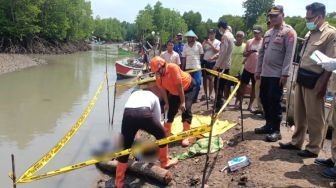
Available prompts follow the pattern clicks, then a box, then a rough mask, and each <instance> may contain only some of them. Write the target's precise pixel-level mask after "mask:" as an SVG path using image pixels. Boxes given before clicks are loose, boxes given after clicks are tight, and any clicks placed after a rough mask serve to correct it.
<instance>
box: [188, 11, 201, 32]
mask: <svg viewBox="0 0 336 188" xmlns="http://www.w3.org/2000/svg"><path fill="white" fill-rule="evenodd" d="M183 19H184V20H185V22H186V24H187V25H188V30H193V31H197V27H198V25H199V24H200V23H201V21H202V15H201V14H200V13H199V12H193V11H192V10H191V11H189V12H185V13H184V14H183Z"/></svg>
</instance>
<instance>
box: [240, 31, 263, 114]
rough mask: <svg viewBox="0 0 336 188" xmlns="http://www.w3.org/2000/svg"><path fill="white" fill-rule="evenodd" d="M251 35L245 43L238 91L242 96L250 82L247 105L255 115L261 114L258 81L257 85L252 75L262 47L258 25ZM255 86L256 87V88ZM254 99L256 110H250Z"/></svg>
mask: <svg viewBox="0 0 336 188" xmlns="http://www.w3.org/2000/svg"><path fill="white" fill-rule="evenodd" d="M253 35H254V38H252V39H250V40H248V41H247V43H246V48H245V50H244V54H243V55H244V57H246V61H245V65H244V70H243V73H242V76H241V87H240V89H239V91H240V93H241V96H243V94H244V91H245V89H246V87H247V85H248V84H250V81H251V83H252V90H251V94H250V103H249V105H248V108H247V109H248V110H249V111H251V112H252V113H256V112H257V111H259V112H260V111H261V112H262V107H261V104H260V105H258V104H259V103H261V102H260V99H259V98H260V97H259V93H260V92H259V91H260V80H257V82H258V84H257V83H256V80H255V79H254V73H255V70H256V67H257V63H258V55H259V50H260V48H261V46H262V39H263V38H262V28H261V26H260V25H255V26H254V27H253ZM256 86H257V87H256ZM255 96H257V97H256V103H257V105H256V106H257V109H253V110H252V104H253V102H254V99H255ZM258 101H259V102H258Z"/></svg>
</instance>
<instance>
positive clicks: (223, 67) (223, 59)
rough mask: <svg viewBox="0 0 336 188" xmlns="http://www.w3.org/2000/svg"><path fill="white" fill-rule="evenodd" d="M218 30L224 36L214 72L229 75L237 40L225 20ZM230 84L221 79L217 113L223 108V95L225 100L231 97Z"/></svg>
mask: <svg viewBox="0 0 336 188" xmlns="http://www.w3.org/2000/svg"><path fill="white" fill-rule="evenodd" d="M217 26H218V29H219V32H220V34H221V35H222V38H221V44H220V49H219V53H218V56H217V57H218V59H217V61H216V64H215V66H214V68H213V69H214V70H216V71H219V72H223V73H224V74H229V72H230V67H231V55H232V50H233V45H234V41H235V38H234V36H233V35H232V33H231V32H230V30H229V29H228V24H227V23H226V21H224V20H220V21H219V22H218V25H217ZM216 83H217V78H216V79H215V85H217V84H216ZM230 84H231V82H230V81H228V80H225V79H219V87H218V92H217V93H216V95H217V102H216V105H215V108H216V111H217V112H218V111H219V110H220V108H221V107H222V106H223V104H224V101H223V93H224V99H227V98H228V97H229V93H230Z"/></svg>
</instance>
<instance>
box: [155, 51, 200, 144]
mask: <svg viewBox="0 0 336 188" xmlns="http://www.w3.org/2000/svg"><path fill="white" fill-rule="evenodd" d="M150 66H151V70H152V72H154V73H155V78H156V85H157V86H158V87H159V89H160V92H161V95H162V97H163V100H164V102H165V105H164V110H165V112H167V111H168V117H166V118H167V119H168V120H167V122H165V123H164V128H165V130H166V135H167V136H169V135H170V133H171V126H172V123H173V121H174V118H175V115H176V114H177V112H178V110H179V109H180V110H181V111H182V123H183V131H187V130H189V129H190V125H191V121H192V112H191V107H192V104H193V99H194V98H195V95H196V85H195V81H194V79H193V78H192V77H191V76H190V74H189V73H187V72H184V71H182V70H181V69H180V67H179V66H178V65H176V64H173V63H167V62H166V61H165V60H164V59H162V58H161V57H154V58H153V59H151V61H150ZM193 141H194V138H186V139H183V140H182V146H183V147H187V146H189V145H190V143H192V142H193Z"/></svg>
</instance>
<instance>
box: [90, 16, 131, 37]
mask: <svg viewBox="0 0 336 188" xmlns="http://www.w3.org/2000/svg"><path fill="white" fill-rule="evenodd" d="M94 25H95V28H94V32H93V35H94V36H95V37H98V38H100V39H101V40H107V41H114V42H120V41H123V40H124V36H125V35H126V30H125V27H127V25H125V26H123V25H122V24H121V23H120V22H119V20H117V19H116V18H107V19H100V18H99V17H97V18H96V19H95V21H94Z"/></svg>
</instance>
